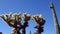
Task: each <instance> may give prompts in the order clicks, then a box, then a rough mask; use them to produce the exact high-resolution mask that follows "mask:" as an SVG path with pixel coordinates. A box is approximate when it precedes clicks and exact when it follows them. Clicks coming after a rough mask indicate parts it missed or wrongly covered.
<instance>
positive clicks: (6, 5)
mask: <svg viewBox="0 0 60 34" xmlns="http://www.w3.org/2000/svg"><path fill="white" fill-rule="evenodd" d="M51 1H52V2H53V3H54V6H55V10H56V14H57V17H58V21H59V25H60V19H59V18H60V16H59V15H60V14H59V13H60V10H59V9H60V0H0V15H1V14H9V13H10V12H12V13H19V12H21V13H29V14H30V15H36V14H42V15H43V17H44V18H45V20H46V23H45V25H44V32H43V33H42V34H56V33H55V28H54V23H53V16H52V11H51V9H50V2H51ZM35 25H36V23H35V22H34V21H32V20H30V21H29V27H27V28H26V34H29V32H30V31H31V32H32V34H33V33H34V32H35V30H36V29H35V28H34V26H35ZM11 31H12V28H11V27H9V26H8V25H7V24H6V23H5V22H4V21H3V20H2V19H1V18H0V32H2V33H3V34H10V33H11Z"/></svg>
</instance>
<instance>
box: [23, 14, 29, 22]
mask: <svg viewBox="0 0 60 34" xmlns="http://www.w3.org/2000/svg"><path fill="white" fill-rule="evenodd" d="M22 17H23V18H24V21H28V20H30V15H29V14H26V13H25V14H24V15H23V16H22Z"/></svg>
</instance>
